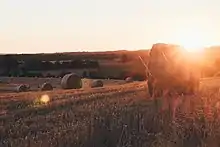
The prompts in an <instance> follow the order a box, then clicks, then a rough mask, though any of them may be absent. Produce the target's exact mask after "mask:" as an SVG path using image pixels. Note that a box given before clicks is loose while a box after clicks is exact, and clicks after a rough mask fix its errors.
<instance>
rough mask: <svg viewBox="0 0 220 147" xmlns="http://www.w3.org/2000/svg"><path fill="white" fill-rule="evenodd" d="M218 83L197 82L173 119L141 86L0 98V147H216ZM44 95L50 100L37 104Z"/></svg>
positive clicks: (128, 85) (209, 81) (218, 106)
mask: <svg viewBox="0 0 220 147" xmlns="http://www.w3.org/2000/svg"><path fill="white" fill-rule="evenodd" d="M218 83H219V79H205V80H203V81H201V91H200V93H199V94H198V95H196V96H194V97H191V98H190V102H191V105H189V104H187V105H186V106H188V107H187V109H182V106H183V105H184V103H183V102H182V103H179V104H178V107H177V108H178V109H177V111H176V119H175V121H173V120H171V119H170V118H169V117H168V116H167V110H166V109H164V111H160V112H157V111H156V110H155V107H154V105H153V101H152V100H151V99H149V96H148V94H147V87H146V82H135V83H129V84H121V85H119V84H116V85H109V86H106V87H103V88H95V89H86V90H83V89H81V90H55V91H50V92H27V93H18V94H13V93H10V94H1V96H0V100H1V101H0V108H1V109H0V110H1V115H0V127H1V128H0V134H1V135H0V136H1V137H0V146H1V147H4V146H12V147H13V146H16V147H26V146H29V147H36V146H43V147H47V146H74V147H75V146H76V147H77V146H81V147H87V146H88V147H122V146H123V147H124V146H126V147H127V146H132V147H139V146H140V147H141V146H143V147H145V146H146V147H148V146H152V147H159V146H163V147H185V146H189V147H195V146H201V147H205V146H210V147H217V146H219V145H220V141H219V139H218V138H219V137H220V132H219V130H220V124H219V119H220V118H219V114H220V113H218V112H219V110H220V109H219V108H220V101H219V89H218V86H219V84H218ZM43 95H47V96H48V97H49V98H50V100H49V101H48V102H46V103H44V102H41V101H40V98H41V97H42V96H43ZM182 99H186V97H184V98H182ZM160 105H161V106H163V105H165V103H162V101H160Z"/></svg>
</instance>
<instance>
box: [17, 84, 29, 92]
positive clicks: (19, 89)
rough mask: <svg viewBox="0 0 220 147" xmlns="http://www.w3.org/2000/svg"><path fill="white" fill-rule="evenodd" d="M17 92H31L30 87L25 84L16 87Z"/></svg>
mask: <svg viewBox="0 0 220 147" xmlns="http://www.w3.org/2000/svg"><path fill="white" fill-rule="evenodd" d="M16 89H17V90H16V91H17V92H27V91H29V90H30V87H29V86H28V85H23V84H21V85H18V86H17V87H16Z"/></svg>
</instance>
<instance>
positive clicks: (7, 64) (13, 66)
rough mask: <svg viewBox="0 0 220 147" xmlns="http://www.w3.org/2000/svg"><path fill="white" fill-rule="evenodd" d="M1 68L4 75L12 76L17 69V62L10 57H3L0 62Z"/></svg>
mask: <svg viewBox="0 0 220 147" xmlns="http://www.w3.org/2000/svg"><path fill="white" fill-rule="evenodd" d="M1 67H2V69H3V70H4V71H5V73H6V74H12V73H14V72H16V70H17V69H18V61H17V60H16V59H15V58H13V57H12V56H11V55H4V56H3V58H2V60H1Z"/></svg>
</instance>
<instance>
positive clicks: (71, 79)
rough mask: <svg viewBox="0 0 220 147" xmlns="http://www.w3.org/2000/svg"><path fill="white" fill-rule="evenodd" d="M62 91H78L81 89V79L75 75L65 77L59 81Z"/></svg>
mask: <svg viewBox="0 0 220 147" xmlns="http://www.w3.org/2000/svg"><path fill="white" fill-rule="evenodd" d="M61 87H62V88H63V89H80V88H82V79H81V78H80V76H78V75H77V74H75V73H71V74H67V75H65V76H64V77H63V78H62V80H61Z"/></svg>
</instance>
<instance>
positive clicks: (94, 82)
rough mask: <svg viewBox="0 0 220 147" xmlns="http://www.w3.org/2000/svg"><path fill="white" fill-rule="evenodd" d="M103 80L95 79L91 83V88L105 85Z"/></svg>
mask: <svg viewBox="0 0 220 147" xmlns="http://www.w3.org/2000/svg"><path fill="white" fill-rule="evenodd" d="M103 85H104V84H103V82H102V81H101V80H93V81H92V82H91V83H90V87H91V88H95V87H103Z"/></svg>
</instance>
